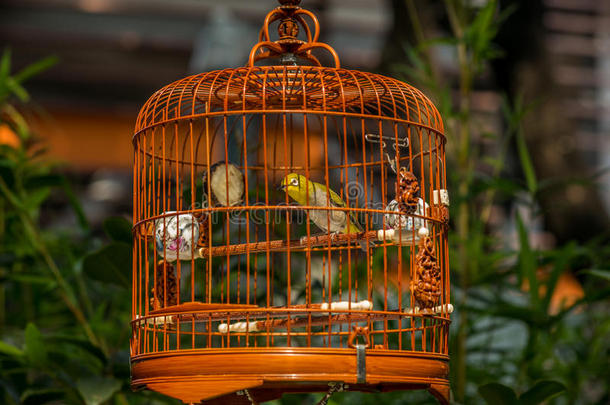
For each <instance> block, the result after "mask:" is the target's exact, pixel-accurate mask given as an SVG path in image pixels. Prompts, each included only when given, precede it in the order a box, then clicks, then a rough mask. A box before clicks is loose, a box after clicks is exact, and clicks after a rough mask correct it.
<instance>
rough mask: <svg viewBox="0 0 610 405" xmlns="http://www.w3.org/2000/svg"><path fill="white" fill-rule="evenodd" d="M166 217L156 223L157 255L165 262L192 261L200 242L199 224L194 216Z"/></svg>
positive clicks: (166, 215)
mask: <svg viewBox="0 0 610 405" xmlns="http://www.w3.org/2000/svg"><path fill="white" fill-rule="evenodd" d="M175 213H176V211H168V212H164V213H163V215H165V216H164V217H162V218H159V219H157V220H156V221H155V243H156V246H157V253H158V254H159V255H160V256H161V257H163V258H165V260H167V261H170V262H173V261H176V260H190V259H191V258H193V254H194V252H195V248H196V247H197V241H198V240H199V222H198V221H197V218H195V216H194V215H192V214H180V215H171V214H175Z"/></svg>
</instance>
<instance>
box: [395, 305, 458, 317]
mask: <svg viewBox="0 0 610 405" xmlns="http://www.w3.org/2000/svg"><path fill="white" fill-rule="evenodd" d="M444 313H446V314H451V313H453V305H451V304H445V305H439V306H437V307H434V308H420V307H414V308H405V314H408V315H413V314H444Z"/></svg>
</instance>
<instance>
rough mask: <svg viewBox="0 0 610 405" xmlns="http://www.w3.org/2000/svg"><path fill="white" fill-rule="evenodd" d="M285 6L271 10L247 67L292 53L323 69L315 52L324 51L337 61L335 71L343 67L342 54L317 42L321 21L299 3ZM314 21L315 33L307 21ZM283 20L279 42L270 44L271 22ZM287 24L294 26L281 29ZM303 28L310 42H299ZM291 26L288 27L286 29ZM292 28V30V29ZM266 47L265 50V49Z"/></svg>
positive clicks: (279, 30) (279, 31) (251, 52)
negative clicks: (298, 37)
mask: <svg viewBox="0 0 610 405" xmlns="http://www.w3.org/2000/svg"><path fill="white" fill-rule="evenodd" d="M281 3H282V4H283V6H280V7H277V8H275V9H273V10H271V11H270V12H269V13H268V14H267V15H266V16H265V20H264V22H263V26H262V27H261V29H260V31H259V33H258V41H259V42H258V43H257V44H255V45H254V47H253V48H252V49H251V50H250V55H249V57H248V64H247V65H246V66H248V67H251V66H254V63H256V62H257V61H259V60H262V59H267V58H272V57H275V56H280V55H283V54H293V55H294V56H296V57H300V58H303V59H306V60H308V61H310V62H312V63H314V64H315V65H316V66H322V64H321V63H320V60H319V59H318V58H317V57H316V56H314V55H313V53H312V50H314V49H320V48H321V49H325V50H326V51H327V52H329V53H330V54H331V56H332V58H333V60H334V63H335V68H337V69H338V68H340V67H341V62H340V61H339V55H338V54H337V52H336V51H335V50H334V49H333V48H332V47H331V46H330V45H328V44H325V43H323V42H318V38H319V36H320V22H319V21H318V18H317V17H316V16H315V14H313V13H312V12H311V11H309V10H306V9H303V8H300V7H298V3H299V1H296V2H295V4H297V5H295V4H293V5H292V6H287V5H285V4H284V2H281ZM306 17H309V19H311V23H313V30H312V29H311V26H310V22H308V21H307V18H306ZM277 20H282V22H281V23H280V27H279V28H278V34H279V36H280V38H279V39H278V40H277V41H271V35H270V34H269V26H270V25H271V23H273V22H275V21H277ZM284 21H286V22H290V21H292V25H285V26H284V29H282V24H284ZM299 26H300V27H302V28H303V29H304V30H305V36H306V38H307V41H302V40H299V39H297V35H298V31H299V28H298V27H299ZM286 27H289V28H286ZM290 27H291V28H290ZM265 48H266V50H265Z"/></svg>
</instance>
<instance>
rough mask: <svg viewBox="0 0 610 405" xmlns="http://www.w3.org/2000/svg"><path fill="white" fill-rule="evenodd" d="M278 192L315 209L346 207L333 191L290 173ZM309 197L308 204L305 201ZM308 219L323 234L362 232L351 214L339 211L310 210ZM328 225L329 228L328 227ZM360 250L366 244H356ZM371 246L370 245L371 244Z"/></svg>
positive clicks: (360, 242) (361, 242)
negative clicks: (283, 192)
mask: <svg viewBox="0 0 610 405" xmlns="http://www.w3.org/2000/svg"><path fill="white" fill-rule="evenodd" d="M279 189H280V190H283V191H286V193H288V195H289V196H290V198H292V199H293V200H294V201H296V202H297V203H299V204H300V205H311V206H316V207H328V206H329V205H328V204H329V203H330V206H331V207H347V205H346V204H345V202H344V201H343V200H342V199H341V197H339V195H338V194H337V193H335V192H334V191H333V190H330V189H328V188H327V187H326V186H325V185H323V184H320V183H316V182H315V181H310V180H308V179H307V177H305V176H303V175H301V174H297V173H290V174H288V175H287V176H286V177H284V178H283V179H282V182H281V184H280V186H279ZM307 190H309V191H307ZM308 197H309V203H308V201H307V199H308ZM309 218H310V219H311V221H312V222H313V223H314V224H316V226H317V227H318V228H320V229H322V230H323V231H324V232H330V233H331V234H334V233H345V234H356V233H359V232H362V227H361V226H360V225H358V222H357V221H356V220H355V218H354V217H353V215H352V214H351V213H349V214H348V213H346V212H345V211H339V210H311V211H310V212H309ZM329 225H330V227H329ZM358 243H359V244H360V246H361V247H362V250H364V251H366V247H367V246H366V242H365V241H363V240H360V241H359V242H358ZM371 245H372V243H371Z"/></svg>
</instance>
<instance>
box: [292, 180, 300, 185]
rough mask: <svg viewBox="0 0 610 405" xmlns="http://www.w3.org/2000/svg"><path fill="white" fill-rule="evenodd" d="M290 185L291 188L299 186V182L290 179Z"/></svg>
mask: <svg viewBox="0 0 610 405" xmlns="http://www.w3.org/2000/svg"><path fill="white" fill-rule="evenodd" d="M290 183H292V185H293V186H298V185H299V181H298V180H297V179H292V181H291V182H290Z"/></svg>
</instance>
